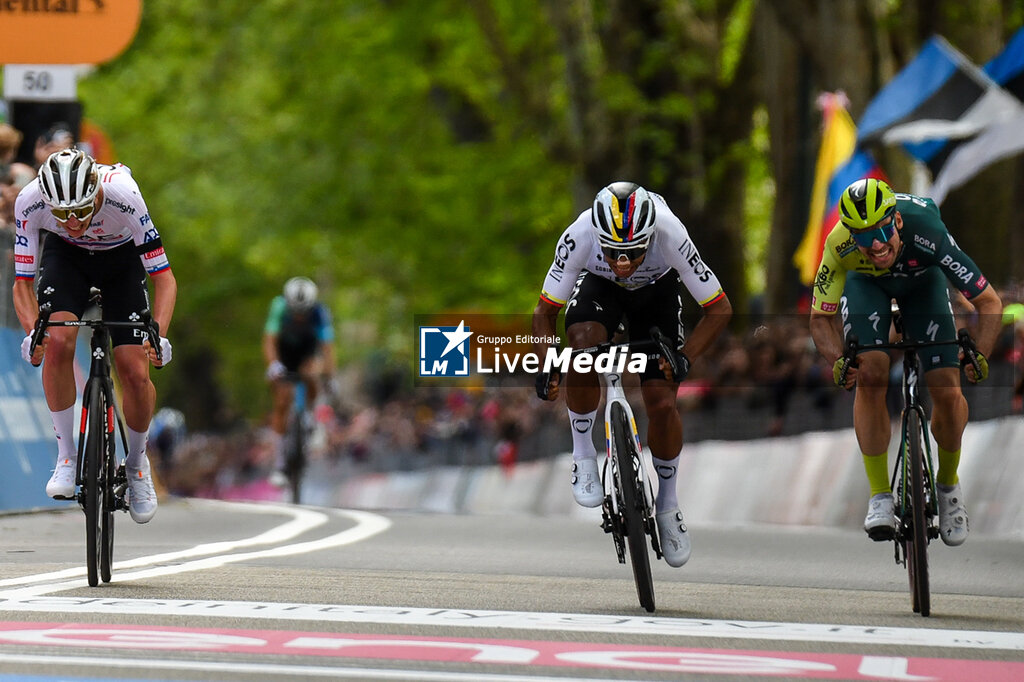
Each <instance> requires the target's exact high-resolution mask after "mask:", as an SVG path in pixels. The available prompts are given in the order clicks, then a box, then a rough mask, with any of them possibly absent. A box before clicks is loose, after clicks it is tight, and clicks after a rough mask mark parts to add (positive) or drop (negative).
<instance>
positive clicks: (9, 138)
mask: <svg viewBox="0 0 1024 682" xmlns="http://www.w3.org/2000/svg"><path fill="white" fill-rule="evenodd" d="M21 142H22V135H21V133H20V132H19V131H17V130H16V129H15V128H13V127H12V126H10V125H8V124H6V123H2V122H0V254H2V257H3V258H4V259H5V264H4V265H3V267H2V268H0V271H2V274H3V276H2V277H0V279H2V280H3V281H2V282H0V286H3V288H4V290H5V291H9V290H10V288H11V282H10V281H9V279H10V277H11V276H13V270H14V268H13V248H12V247H13V240H14V200H15V198H16V197H17V194H18V192H19V191H20V189H21V188H22V187H24V186H25V185H26V184H27V183H28V182H30V181H31V180H32V179H33V178H34V177H35V172H36V169H37V168H38V166H39V164H41V163H42V161H43V160H45V159H46V157H47V156H48V155H49V154H51V153H52V152H54V151H58V150H60V149H63V148H66V147H68V146H71V145H72V144H73V143H74V136H73V135H72V134H71V132H70V131H69V129H68V126H67V125H66V124H56V125H54V126H53V127H52V128H50V130H48V131H47V132H46V133H45V134H44V135H43V136H41V137H40V138H39V139H38V140H36V144H35V148H34V151H35V154H34V156H35V161H36V163H35V166H34V167H33V166H31V165H28V164H25V163H19V162H18V161H16V160H15V158H16V154H17V151H18V149H19V147H20V145H21ZM1000 293H1001V295H1002V297H1003V302H1004V305H1006V310H1007V313H1006V315H1004V320H1003V323H1004V326H1003V330H1004V333H1003V334H1002V336H1001V337H1000V343H999V346H998V348H997V349H996V352H995V353H993V357H991V358H989V360H990V364H991V365H992V367H993V380H991V381H990V382H989V384H990V385H992V386H991V388H990V389H985V390H988V391H989V392H988V393H974V392H975V391H981V390H983V389H981V388H980V387H979V388H978V389H975V388H974V387H967V388H966V392H967V393H968V399H969V400H971V397H972V395H975V397H976V398H979V399H976V400H974V401H973V402H972V403H971V405H972V418H977V417H978V416H979V414H980V415H981V416H982V418H984V417H985V416H998V415H1000V414H1008V413H1011V412H1016V413H1019V412H1021V409H1022V405H1021V401H1022V376H1024V357H1022V355H1024V285H1022V284H1020V283H1015V284H1013V285H1011V286H1008V287H1007V288H1005V289H1004V290H1003V291H1001V292H1000ZM4 298H5V299H7V303H6V304H4V305H3V306H2V307H0V323H4V324H7V325H12V324H13V325H16V318H15V317H14V313H13V310H12V309H11V308H12V306H10V304H9V303H10V302H9V297H4ZM0 300H4V299H0ZM954 306H955V312H956V313H957V316H958V327H959V326H967V327H970V326H971V325H972V319H971V312H970V306H969V305H968V304H966V302H965V301H963V300H962V299H960V300H956V301H954ZM736 326H737V327H739V328H742V331H734V332H730V333H727V334H726V335H724V336H723V337H722V338H721V339H720V341H719V342H718V343H717V344H716V345H715V347H714V348H713V349H712V350H711V351H710V352H709V353H707V354H706V355H705V356H704V357H702V358H701V359H700V360H699V361H698V362H696V363H695V364H694V367H693V369H692V371H691V373H690V376H689V377H688V378H687V380H686V381H685V382H683V384H682V385H681V386H680V389H679V394H678V405H679V409H680V410H681V411H682V412H683V413H684V419H683V424H684V437H685V440H686V441H687V442H694V441H698V440H702V439H705V438H719V439H723V438H724V439H736V438H757V437H773V436H780V435H788V434H793V433H800V432H803V431H808V430H820V429H828V428H838V427H842V426H848V425H850V424H851V419H852V417H851V409H850V405H851V399H850V396H849V394H845V393H844V392H842V391H840V390H839V389H837V388H836V387H835V386H834V385H833V383H832V368H831V366H829V365H827V363H825V362H824V361H823V360H822V358H821V357H820V356H819V354H818V353H817V350H816V349H815V347H814V344H813V342H812V340H811V338H810V334H809V331H808V325H807V317H806V314H797V313H793V314H789V315H774V316H762V317H759V318H748V319H746V320H739V321H738V323H737V325H736ZM893 366H894V372H898V370H899V363H894V365H893ZM412 383H413V382H412V379H411V376H404V375H403V374H402V373H401V372H398V373H396V372H395V370H394V369H393V368H392V369H390V370H383V371H376V372H361V371H359V370H358V369H356V368H348V369H347V370H346V371H345V372H342V373H341V374H339V375H338V377H336V379H335V382H334V384H333V386H332V387H331V388H332V389H333V390H330V391H326V392H325V396H326V399H325V400H323V401H321V402H320V403H318V405H317V406H316V409H315V412H314V420H313V426H312V429H311V437H312V439H311V448H310V454H311V456H312V457H313V458H315V459H319V460H321V461H322V462H323V463H324V464H325V465H327V467H328V468H334V469H340V470H342V471H359V470H362V471H391V470H410V469H421V468H425V467H430V466H440V465H466V464H469V465H472V464H493V463H496V464H500V465H501V466H503V467H506V468H511V467H514V466H515V464H516V462H518V461H523V460H527V459H536V458H540V457H550V456H552V455H555V454H558V453H560V452H564V451H566V450H568V449H570V448H571V440H570V438H569V432H568V424H567V417H566V413H565V409H564V406H563V405H562V403H561V402H560V401H556V402H554V403H547V402H541V401H539V400H537V399H535V398H534V395H533V389H532V381H526V380H524V381H513V382H509V384H510V385H451V384H446V385H431V386H422V385H421V386H415V387H413V386H412ZM890 384H891V386H890V395H891V396H892V397H893V400H892V401H891V402H890V407H891V409H892V411H893V412H894V413H895V412H896V411H897V410H898V408H899V398H898V386H899V376H898V374H894V376H893V377H892V381H891V382H890ZM637 390H638V383H637V382H636V380H635V378H633V381H632V383H630V382H629V381H628V380H627V393H630V392H635V391H637ZM993 395H994V396H996V399H995V400H993V399H991V398H992V396H993ZM355 396H362V397H363V399H362V400H359V399H356V398H354V397H355ZM632 397H634V398H635V397H636V396H635V395H634V396H632ZM637 402H639V401H637ZM976 408H977V409H976ZM161 412H162V413H163V415H164V417H163V419H164V422H168V423H173V427H171V428H166V427H167V425H166V424H165V423H163V422H161V423H159V424H156V423H155V427H156V428H155V432H154V433H155V437H153V438H151V449H152V450H153V451H154V452H155V454H156V457H155V461H157V462H159V469H160V472H161V479H162V481H163V483H164V485H165V487H167V488H168V489H170V490H171V491H172V492H175V493H180V494H186V495H200V496H211V497H222V496H225V494H226V491H230V490H233V489H239V488H244V487H245V486H247V485H250V484H252V483H254V482H265V481H266V480H267V479H268V477H269V474H270V473H271V471H272V470H273V467H274V465H275V445H274V444H275V442H276V441H275V440H274V438H273V437H272V436H271V435H270V432H269V430H268V429H267V428H265V427H261V426H257V427H254V428H242V429H239V430H236V431H234V432H231V433H226V434H204V433H195V434H188V433H187V429H186V428H185V425H184V424H183V423H182V422H181V421H180V416H179V415H180V413H178V414H177V415H174V414H173V411H171V412H167V411H161ZM168 414H170V415H171V416H170V417H168V416H167V415H168ZM638 418H639V420H640V421H641V422H642V421H643V415H642V413H641V414H638ZM640 426H641V430H643V424H642V423H641V424H640Z"/></svg>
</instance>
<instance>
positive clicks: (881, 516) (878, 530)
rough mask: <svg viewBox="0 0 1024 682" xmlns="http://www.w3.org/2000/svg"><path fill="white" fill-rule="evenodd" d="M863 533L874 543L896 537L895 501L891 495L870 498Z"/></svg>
mask: <svg viewBox="0 0 1024 682" xmlns="http://www.w3.org/2000/svg"><path fill="white" fill-rule="evenodd" d="M864 532H865V533H867V534H868V537H869V538H871V539H872V540H874V541H875V542H882V541H885V540H892V539H893V538H894V537H896V501H895V500H894V499H893V497H892V493H878V494H877V495H872V496H871V500H870V501H869V502H868V514H867V516H865V517H864Z"/></svg>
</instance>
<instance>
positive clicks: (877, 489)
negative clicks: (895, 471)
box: [863, 452, 892, 496]
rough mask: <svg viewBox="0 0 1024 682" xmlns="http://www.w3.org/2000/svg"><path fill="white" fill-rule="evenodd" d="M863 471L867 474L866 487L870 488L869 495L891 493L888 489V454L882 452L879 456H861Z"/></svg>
mask: <svg viewBox="0 0 1024 682" xmlns="http://www.w3.org/2000/svg"><path fill="white" fill-rule="evenodd" d="M863 457H864V471H866V472H867V474H868V485H870V486H871V495H872V496H875V495H877V494H879V493H888V492H892V489H891V488H890V487H889V453H888V452H883V453H882V454H880V455H863Z"/></svg>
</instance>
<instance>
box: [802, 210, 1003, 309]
mask: <svg viewBox="0 0 1024 682" xmlns="http://www.w3.org/2000/svg"><path fill="white" fill-rule="evenodd" d="M896 210H897V211H899V213H900V216H901V217H902V219H903V228H902V230H901V231H900V240H901V242H902V243H901V246H900V253H899V256H898V257H897V258H896V262H895V263H893V265H892V267H889V268H886V269H879V268H877V267H875V266H874V265H873V264H872V263H871V261H870V260H868V259H867V258H866V257H865V256H864V254H862V253H861V251H860V249H858V248H857V244H856V243H855V242H854V241H853V237H851V236H850V232H849V230H847V229H846V227H845V226H844V225H843V224H842V223H836V225H835V227H833V228H832V231H831V232H829V235H828V237H826V239H825V249H824V251H823V253H822V257H821V264H820V265H819V266H818V273H817V276H816V277H815V278H814V284H813V285H812V294H813V298H812V301H811V309H812V310H815V311H818V312H822V313H826V314H834V313H836V312H838V310H839V300H840V298H841V297H842V295H843V287H844V286H845V284H846V276H847V274H848V273H851V272H856V273H860V274H862V275H866V276H868V277H874V278H878V279H879V280H880V283H881V282H882V281H884V282H886V283H887V284H888V285H890V286H891V287H893V288H894V289H899V288H902V287H901V286H900V285H901V280H902V281H904V282H905V283H906V284H907V285H910V284H911V283H912V281H913V280H914V279H915V278H917V277H919V276H920V275H921V274H923V273H924V271H925V270H927V269H929V268H938V269H939V270H941V271H942V273H943V274H944V275H945V277H946V279H947V280H948V281H949V282H950V284H952V285H953V287H954V288H956V289H957V290H958V291H960V292H961V293H962V294H963V295H964V297H966V298H967V299H971V298H973V297H975V296H977V295H978V294H980V293H981V292H982V291H984V289H985V287H986V286H987V284H988V281H987V280H986V279H985V276H984V275H982V273H981V270H980V269H979V268H978V266H977V265H976V264H975V263H974V261H973V260H971V258H970V257H969V256H968V255H967V254H966V253H964V252H963V250H962V249H961V248H960V247H959V246H958V245H957V243H956V241H955V240H954V239H953V236H952V235H951V234H950V233H949V230H948V229H947V228H946V225H945V223H943V222H942V217H941V216H940V214H939V208H938V206H936V205H935V202H934V201H932V200H931V199H929V198H926V197H919V196H914V195H912V194H897V195H896Z"/></svg>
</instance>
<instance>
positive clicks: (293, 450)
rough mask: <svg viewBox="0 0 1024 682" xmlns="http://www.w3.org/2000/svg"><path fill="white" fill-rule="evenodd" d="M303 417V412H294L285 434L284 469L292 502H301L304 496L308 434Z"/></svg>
mask: <svg viewBox="0 0 1024 682" xmlns="http://www.w3.org/2000/svg"><path fill="white" fill-rule="evenodd" d="M302 417H303V415H302V412H298V411H295V412H293V413H292V415H291V419H290V420H289V428H288V432H287V433H286V434H285V438H286V441H285V443H286V447H287V449H286V451H285V452H286V455H285V463H284V470H285V476H286V478H287V479H288V492H289V494H290V495H291V502H292V504H299V501H300V499H301V497H302V476H303V475H304V474H305V471H306V434H305V424H303V419H302Z"/></svg>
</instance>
